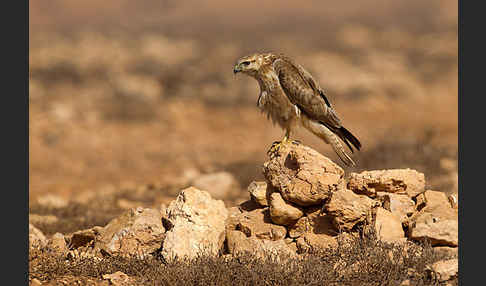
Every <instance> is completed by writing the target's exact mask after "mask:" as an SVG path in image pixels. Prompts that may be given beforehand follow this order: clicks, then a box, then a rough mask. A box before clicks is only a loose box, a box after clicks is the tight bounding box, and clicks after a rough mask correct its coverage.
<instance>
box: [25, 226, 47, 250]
mask: <svg viewBox="0 0 486 286" xmlns="http://www.w3.org/2000/svg"><path fill="white" fill-rule="evenodd" d="M46 245H47V238H46V237H45V236H44V234H43V233H42V231H40V230H39V229H37V228H36V227H35V226H33V225H32V224H30V223H29V247H44V246H46Z"/></svg>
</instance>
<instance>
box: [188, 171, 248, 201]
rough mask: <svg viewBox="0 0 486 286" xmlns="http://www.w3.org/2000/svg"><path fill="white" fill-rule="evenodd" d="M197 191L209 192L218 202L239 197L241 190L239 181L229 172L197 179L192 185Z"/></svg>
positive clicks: (211, 174)
mask: <svg viewBox="0 0 486 286" xmlns="http://www.w3.org/2000/svg"><path fill="white" fill-rule="evenodd" d="M191 185H192V186H194V187H195V188H197V189H200V190H204V191H207V192H208V193H209V194H210V195H211V197H212V198H214V199H217V200H222V199H227V198H230V197H233V196H235V195H238V190H239V189H240V186H239V183H238V181H237V180H236V179H235V177H234V176H233V175H232V174H230V173H228V172H216V173H210V174H204V175H201V176H199V177H197V178H196V179H195V180H193V181H192V183H191Z"/></svg>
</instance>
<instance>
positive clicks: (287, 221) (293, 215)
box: [269, 192, 304, 225]
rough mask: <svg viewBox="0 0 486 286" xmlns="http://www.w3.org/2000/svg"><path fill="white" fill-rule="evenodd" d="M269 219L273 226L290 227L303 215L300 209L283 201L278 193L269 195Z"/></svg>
mask: <svg viewBox="0 0 486 286" xmlns="http://www.w3.org/2000/svg"><path fill="white" fill-rule="evenodd" d="M269 198H270V202H269V203H270V217H271V218H272V221H273V222H274V223H275V224H279V225H291V224H294V223H295V222H296V221H297V220H298V219H299V218H301V217H302V216H303V215H304V212H303V211H302V209H301V208H299V207H297V206H295V205H293V204H291V203H287V202H286V201H284V199H283V198H282V195H281V194H280V193H279V192H273V193H272V194H271V195H270V197H269Z"/></svg>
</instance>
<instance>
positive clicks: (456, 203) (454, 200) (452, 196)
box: [447, 192, 459, 209]
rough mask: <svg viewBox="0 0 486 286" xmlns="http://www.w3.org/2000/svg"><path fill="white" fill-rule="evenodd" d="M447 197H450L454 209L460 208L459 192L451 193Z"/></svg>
mask: <svg viewBox="0 0 486 286" xmlns="http://www.w3.org/2000/svg"><path fill="white" fill-rule="evenodd" d="M447 198H448V199H449V202H450V203H451V206H452V208H453V209H457V208H459V194H458V193H457V192H456V193H453V194H450V195H449V196H448V197H447Z"/></svg>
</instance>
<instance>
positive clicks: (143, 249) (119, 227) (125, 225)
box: [95, 207, 165, 255]
mask: <svg viewBox="0 0 486 286" xmlns="http://www.w3.org/2000/svg"><path fill="white" fill-rule="evenodd" d="M164 237H165V228H164V226H163V225H162V213H161V212H160V211H159V210H158V209H149V208H142V207H139V208H137V209H130V210H128V211H126V212H125V213H123V214H122V215H121V216H119V217H117V218H114V219H113V220H111V221H110V222H109V223H108V224H107V225H106V226H105V227H104V228H102V229H101V230H100V231H99V235H97V236H96V241H95V247H96V248H99V249H102V250H104V251H106V252H108V253H110V254H112V255H145V254H149V253H152V252H154V251H155V250H157V249H159V248H160V244H161V243H162V241H163V239H164Z"/></svg>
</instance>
